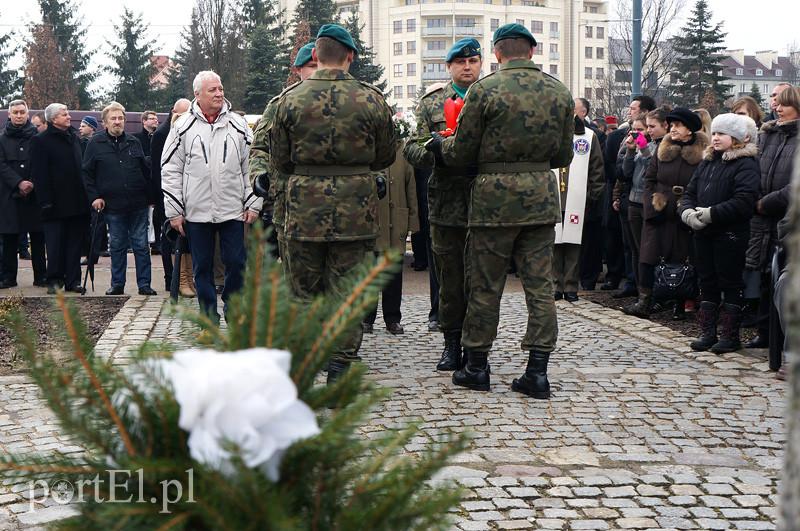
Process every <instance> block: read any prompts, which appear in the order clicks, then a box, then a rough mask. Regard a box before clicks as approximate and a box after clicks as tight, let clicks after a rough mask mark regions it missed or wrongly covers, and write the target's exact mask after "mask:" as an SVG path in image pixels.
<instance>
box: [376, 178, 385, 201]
mask: <svg viewBox="0 0 800 531" xmlns="http://www.w3.org/2000/svg"><path fill="white" fill-rule="evenodd" d="M375 185H376V186H377V187H378V199H383V198H384V197H386V177H384V176H383V175H381V174H378V175H376V176H375Z"/></svg>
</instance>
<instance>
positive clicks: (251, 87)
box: [244, 16, 289, 114]
mask: <svg viewBox="0 0 800 531" xmlns="http://www.w3.org/2000/svg"><path fill="white" fill-rule="evenodd" d="M273 19H274V20H273V22H271V23H265V24H260V25H258V26H256V27H255V29H253V30H252V32H251V33H250V38H249V49H248V53H247V64H248V68H247V88H246V90H245V99H244V108H245V111H247V112H248V113H254V114H257V113H261V112H263V111H264V107H266V105H267V102H268V101H269V100H270V99H272V97H273V96H275V95H277V94H279V93H280V91H281V90H282V89H283V80H284V79H286V76H287V75H288V73H289V54H288V53H287V49H288V45H287V43H286V35H285V32H284V30H283V27H282V26H281V24H279V23H277V22H278V20H277V17H274V16H273Z"/></svg>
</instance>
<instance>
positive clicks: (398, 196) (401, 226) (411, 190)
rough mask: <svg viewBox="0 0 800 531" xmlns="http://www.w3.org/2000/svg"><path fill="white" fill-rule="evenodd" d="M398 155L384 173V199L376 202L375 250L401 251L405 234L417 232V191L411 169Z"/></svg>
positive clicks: (400, 151)
mask: <svg viewBox="0 0 800 531" xmlns="http://www.w3.org/2000/svg"><path fill="white" fill-rule="evenodd" d="M402 153H403V148H402V147H401V148H400V150H399V151H398V156H397V158H395V161H394V163H393V164H392V165H391V166H389V168H388V169H387V170H386V197H384V198H383V199H381V200H380V201H379V202H378V241H377V243H376V246H375V248H376V250H378V251H386V250H387V249H389V248H390V247H392V248H395V249H399V250H401V251H405V248H406V237H407V236H408V233H409V231H411V232H417V231H418V230H419V215H418V214H417V188H416V184H415V182H414V167H413V166H411V164H409V163H408V162H407V161H406V159H405V158H404V157H403V156H402Z"/></svg>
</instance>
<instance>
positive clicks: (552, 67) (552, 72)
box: [550, 65, 558, 76]
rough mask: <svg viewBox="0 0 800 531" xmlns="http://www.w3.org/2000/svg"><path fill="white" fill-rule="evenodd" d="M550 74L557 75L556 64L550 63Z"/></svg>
mask: <svg viewBox="0 0 800 531" xmlns="http://www.w3.org/2000/svg"><path fill="white" fill-rule="evenodd" d="M550 75H551V76H557V75H558V65H550Z"/></svg>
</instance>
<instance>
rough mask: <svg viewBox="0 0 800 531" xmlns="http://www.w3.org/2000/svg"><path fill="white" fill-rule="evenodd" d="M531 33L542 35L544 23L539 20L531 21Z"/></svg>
mask: <svg viewBox="0 0 800 531" xmlns="http://www.w3.org/2000/svg"><path fill="white" fill-rule="evenodd" d="M531 33H539V34H541V33H544V22H542V21H541V20H531Z"/></svg>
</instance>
